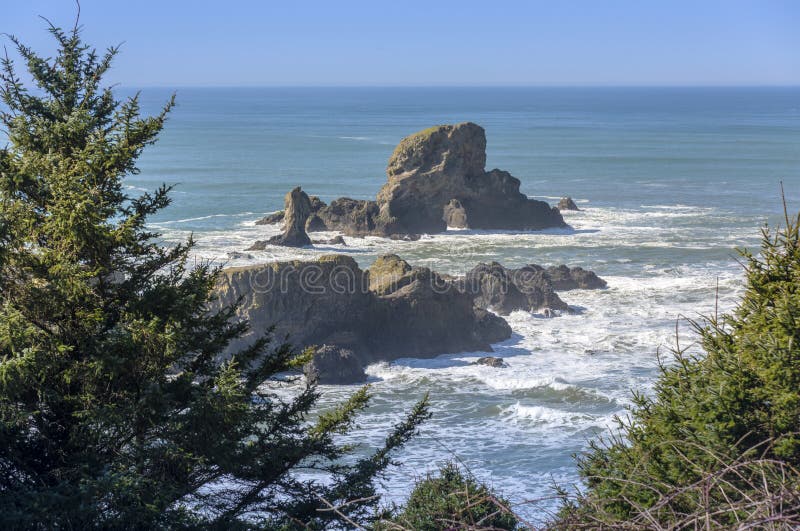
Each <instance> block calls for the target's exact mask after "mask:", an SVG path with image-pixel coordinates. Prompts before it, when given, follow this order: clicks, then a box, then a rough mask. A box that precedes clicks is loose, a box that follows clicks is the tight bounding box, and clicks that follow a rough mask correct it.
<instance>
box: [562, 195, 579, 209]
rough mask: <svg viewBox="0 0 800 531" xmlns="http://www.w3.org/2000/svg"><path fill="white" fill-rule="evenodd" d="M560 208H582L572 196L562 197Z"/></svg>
mask: <svg viewBox="0 0 800 531" xmlns="http://www.w3.org/2000/svg"><path fill="white" fill-rule="evenodd" d="M557 208H558V210H559V211H561V210H580V208H578V205H576V204H575V201H573V200H572V198H571V197H562V198H561V201H559V202H558V207H557Z"/></svg>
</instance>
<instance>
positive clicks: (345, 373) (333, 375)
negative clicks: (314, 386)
mask: <svg viewBox="0 0 800 531" xmlns="http://www.w3.org/2000/svg"><path fill="white" fill-rule="evenodd" d="M303 373H304V374H305V375H306V378H307V379H308V380H309V381H313V382H317V383H320V384H323V385H346V384H355V383H361V382H365V381H366V380H367V374H366V373H365V372H364V367H363V366H362V363H361V361H360V360H359V359H358V358H357V357H356V355H355V354H354V353H353V351H352V350H349V349H346V348H340V347H336V346H333V345H323V346H321V347H320V348H318V349H317V350H316V352H314V356H313V358H312V359H311V361H309V362H308V363H306V364H305V365H304V366H303Z"/></svg>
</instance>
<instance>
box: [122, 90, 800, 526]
mask: <svg viewBox="0 0 800 531" xmlns="http://www.w3.org/2000/svg"><path fill="white" fill-rule="evenodd" d="M121 92H123V93H126V92H127V91H121ZM176 92H177V101H178V106H177V107H176V108H175V110H174V111H173V113H172V115H171V117H170V119H169V121H168V123H167V127H166V130H165V131H164V133H163V135H162V137H161V139H160V141H159V142H158V144H156V145H155V146H154V147H152V148H150V149H148V150H147V151H146V152H145V154H144V156H143V157H142V160H141V164H140V168H141V173H140V174H139V175H136V176H131V177H130V178H128V179H127V181H126V183H127V186H128V188H129V191H130V193H131V194H132V195H133V194H136V193H138V192H139V191H143V190H148V189H152V188H154V187H155V186H156V185H158V184H160V183H162V182H166V183H170V184H173V183H174V184H177V185H178V186H177V188H176V190H175V193H174V204H173V205H172V206H171V207H170V208H169V209H167V210H166V211H164V212H163V213H161V214H159V215H158V217H157V218H154V220H153V226H154V227H155V228H157V229H159V230H160V231H161V232H162V233H163V237H164V239H165V240H166V241H168V242H174V241H178V240H181V239H185V238H186V237H187V236H188V234H190V233H194V235H195V237H196V238H197V239H198V241H199V244H198V247H197V249H196V253H197V254H198V256H200V257H204V258H211V259H214V260H217V261H219V262H220V263H229V264H231V265H244V264H246V263H257V262H264V261H269V260H275V259H285V258H297V257H306V258H311V257H314V256H318V255H320V254H325V253H330V252H345V253H348V254H351V255H353V256H354V257H355V258H356V259H357V260H358V261H359V263H361V264H362V265H363V266H365V267H366V266H369V265H370V264H371V263H372V261H373V260H374V259H375V257H376V256H378V255H380V254H383V253H386V252H395V253H397V254H399V255H400V256H402V257H403V258H405V259H407V260H408V261H409V262H411V263H413V264H420V265H426V266H430V267H432V268H434V269H436V270H438V271H441V272H446V273H456V274H457V273H463V272H464V271H466V270H467V269H469V268H470V267H472V266H473V265H474V264H476V263H477V262H480V261H487V260H497V261H500V262H502V263H504V264H506V265H508V266H519V265H522V264H524V263H531V262H533V263H539V264H545V265H550V264H560V263H567V264H570V265H580V266H583V267H587V268H590V269H593V270H595V271H596V272H597V273H598V274H600V275H601V276H603V277H604V278H606V279H607V280H608V282H609V288H608V289H607V290H603V291H584V292H581V291H576V292H566V293H563V294H562V298H563V299H564V300H565V301H566V302H568V303H569V304H571V305H574V306H575V307H577V308H579V309H580V310H581V311H580V312H579V313H578V314H576V315H569V316H562V317H558V318H555V319H544V318H542V316H538V315H530V314H526V313H522V312H518V313H515V314H513V315H512V316H511V317H510V318H509V322H510V323H511V325H512V328H513V329H514V336H513V337H512V338H511V339H510V340H508V341H506V342H504V343H502V344H499V345H496V346H495V350H496V352H497V354H496V355H499V356H502V357H504V358H506V360H507V362H508V364H509V365H510V367H509V368H507V369H495V368H489V367H475V366H470V365H469V362H470V361H472V360H473V359H474V358H476V357H477V356H479V355H481V354H480V353H462V354H456V355H443V356H440V357H438V358H435V359H432V360H431V359H428V360H420V359H413V358H409V359H403V360H399V361H397V362H396V363H393V364H381V365H375V366H372V367H370V368H369V369H368V373H369V374H370V376H371V380H372V382H373V391H374V393H375V398H374V401H373V407H372V408H370V410H369V411H368V412H367V413H366V414H365V415H364V417H363V419H362V422H361V429H360V431H359V433H358V434H357V435H356V437H357V440H358V441H359V442H364V443H366V444H376V445H377V444H378V443H379V442H380V440H381V438H382V436H383V435H384V434H385V432H386V430H387V429H388V426H389V425H391V424H392V423H393V422H396V421H397V420H398V419H399V418H400V416H401V415H402V414H403V412H404V411H407V410H408V409H409V407H410V405H411V404H412V403H413V401H414V400H416V399H417V398H419V397H420V395H421V394H422V393H423V392H424V391H429V392H430V393H431V399H432V401H433V409H434V416H433V418H432V419H431V421H429V422H428V424H427V425H426V426H425V427H424V428H423V430H422V434H421V436H420V437H419V438H418V439H416V440H415V441H413V442H412V443H411V444H409V446H408V447H407V448H406V449H405V450H404V451H403V452H402V454H401V455H399V456H398V458H399V460H400V461H402V462H403V463H404V466H403V467H401V468H400V469H397V470H395V471H393V472H392V473H391V474H390V476H389V477H388V478H387V481H386V483H385V485H384V487H383V488H384V490H385V492H386V493H387V494H388V495H389V496H390V497H394V499H399V498H401V497H402V496H403V494H404V493H406V492H407V490H408V488H409V485H410V484H411V482H412V481H413V479H414V477H416V476H418V475H420V474H423V473H424V472H426V471H428V470H430V469H431V468H432V467H434V466H435V464H436V463H438V462H441V461H443V460H445V459H449V458H453V457H457V458H458V459H460V460H462V461H463V462H464V463H466V464H467V465H468V466H469V467H470V468H471V470H472V471H473V472H474V473H475V474H476V475H478V476H479V477H480V478H481V479H483V480H485V481H487V482H489V483H491V484H492V485H494V486H495V487H497V488H498V489H501V490H502V491H503V492H504V493H505V494H506V495H507V496H508V497H509V498H510V499H511V501H512V503H514V504H519V505H518V506H517V509H518V510H519V511H520V512H521V514H524V515H526V516H528V517H531V518H541V517H542V515H543V514H545V512H546V511H547V510H548V509H552V507H553V506H554V504H553V502H552V501H547V500H545V501H539V502H538V503H534V502H532V501H531V500H537V499H540V498H542V497H546V496H548V495H550V494H552V492H551V491H550V489H549V485H550V484H551V483H552V480H553V479H555V480H556V481H558V482H561V483H563V484H571V483H574V482H575V481H576V480H577V476H576V474H575V468H574V464H573V460H572V457H571V454H573V453H574V452H578V451H580V450H581V449H582V448H584V447H585V445H586V441H587V440H588V439H589V438H591V437H594V436H595V435H596V434H598V433H602V432H603V430H605V429H607V428H608V427H609V426H611V425H612V418H613V416H614V415H615V414H619V413H623V412H624V407H625V406H626V405H627V404H629V403H630V390H631V389H637V390H642V391H644V392H648V391H649V390H650V389H651V386H652V383H653V379H654V376H655V374H656V363H657V352H658V351H659V349H661V351H662V353H663V352H664V348H665V346H667V345H670V344H672V338H673V336H674V332H675V325H676V320H677V319H678V318H679V316H681V315H686V316H689V317H697V316H698V315H699V314H709V313H711V312H713V311H714V306H715V299H716V293H717V286H718V287H719V288H718V289H719V291H718V296H719V306H720V308H721V309H723V310H724V309H728V308H730V307H732V305H733V304H734V303H735V301H736V298H737V296H738V294H739V293H740V290H741V271H740V268H739V266H738V265H737V263H736V261H735V256H736V255H735V252H734V249H735V248H736V247H742V246H753V245H756V244H757V242H758V236H759V228H760V226H761V225H763V223H765V222H766V221H770V222H771V223H777V222H778V221H779V220H780V218H781V202H780V188H779V183H780V181H783V183H784V187H785V190H786V198H787V201H788V203H789V207H790V209H791V210H793V211H797V210H800V89H798V88H435V89H433V88H403V89H392V88H280V89H277V88H275V89H266V88H265V89H256V88H253V89H244V88H242V89H194V88H185V89H178V90H177V91H176ZM169 94H170V91H167V90H164V89H155V88H151V89H144V90H143V91H142V103H143V108H144V110H145V111H147V112H153V111H155V110H156V109H157V107H158V105H159V104H160V103H162V102H163V101H165V99H166V98H167V97H168V95H169ZM461 121H473V122H476V123H478V124H480V125H482V126H483V127H484V128H485V129H486V135H487V141H488V147H487V152H488V153H487V154H488V164H487V165H488V167H489V168H494V167H497V168H501V169H504V170H508V171H510V172H511V173H512V174H513V175H514V176H516V177H517V178H519V179H520V180H521V181H522V191H523V192H524V193H526V194H528V195H529V196H531V197H535V198H539V199H545V200H547V201H550V202H556V201H557V199H558V197H559V196H561V195H571V196H572V197H573V198H575V199H576V201H577V202H578V205H579V206H580V207H581V208H582V209H583V210H582V211H581V212H575V213H567V214H566V215H565V217H566V220H567V222H568V223H570V225H571V226H572V227H573V229H574V230H568V231H564V230H559V231H544V232H539V233H536V232H531V233H503V232H478V231H451V232H447V233H445V234H441V235H435V236H426V237H423V238H422V239H421V240H419V241H417V242H396V241H386V240H381V239H378V238H364V239H354V238H346V239H347V243H348V247H336V246H323V247H321V248H317V249H303V250H299V251H298V250H290V249H277V250H276V249H272V250H268V251H265V252H261V253H252V255H253V256H252V258H250V259H246V258H245V259H236V260H231V259H229V257H228V253H229V252H231V251H241V250H243V249H244V248H246V247H247V246H249V245H250V244H251V243H252V241H254V240H255V239H263V238H264V236H267V235H270V234H273V233H275V232H276V231H277V229H276V228H274V227H257V226H255V225H254V224H253V222H254V221H255V220H256V219H258V218H259V217H261V216H262V215H263V214H265V213H267V212H271V211H274V210H277V209H280V208H281V206H282V200H283V199H282V198H283V195H284V194H285V193H286V192H287V191H288V190H289V189H290V188H291V187H294V186H297V185H301V186H302V187H303V189H304V190H306V191H307V192H308V193H309V194H312V195H319V196H320V197H321V198H322V199H323V200H326V201H328V200H330V199H333V198H336V197H339V196H343V195H346V196H350V197H355V198H371V197H374V195H375V193H376V192H377V190H378V189H379V188H380V186H381V185H382V184H383V182H384V181H385V174H384V170H385V165H386V161H387V159H388V157H389V155H390V154H391V152H392V150H393V148H394V146H395V145H396V144H397V142H399V140H400V139H401V138H403V137H404V136H405V135H407V134H410V133H412V132H414V131H417V130H420V129H423V128H426V127H429V126H431V125H436V124H442V123H454V122H461ZM679 329H680V333H681V335H682V336H684V338H685V339H684V340H685V341H690V340H691V336H690V334H689V331H688V327H686V326H685V325H683V324H681V325H680V326H679ZM351 391H352V388H348V387H343V388H336V387H329V388H325V389H324V398H323V402H324V404H330V403H332V402H334V401H336V400H341V399H342V398H343V397H345V396H346V395H347V393H349V392H351Z"/></svg>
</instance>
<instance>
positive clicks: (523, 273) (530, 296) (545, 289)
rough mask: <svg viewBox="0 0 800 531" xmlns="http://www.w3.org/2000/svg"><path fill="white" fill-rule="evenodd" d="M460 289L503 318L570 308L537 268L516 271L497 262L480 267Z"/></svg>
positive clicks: (480, 305) (464, 281)
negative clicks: (544, 310)
mask: <svg viewBox="0 0 800 531" xmlns="http://www.w3.org/2000/svg"><path fill="white" fill-rule="evenodd" d="M459 287H460V288H461V289H463V290H464V291H465V292H466V293H470V294H472V295H473V296H474V298H475V305H476V306H478V307H479V308H485V309H490V310H493V311H496V312H497V313H499V314H500V315H508V314H509V313H511V312H513V311H516V310H524V311H528V312H535V311H538V310H540V309H543V308H552V309H558V310H564V311H567V310H568V309H569V306H568V305H567V304H566V303H565V302H564V301H562V300H561V299H560V298H559V296H558V295H557V294H556V292H555V290H554V289H553V285H552V284H551V283H550V280H549V279H548V278H547V275H546V274H545V273H544V272H543V271H541V270H539V269H535V268H522V269H519V270H514V269H506V268H505V267H503V266H502V265H501V264H499V263H497V262H491V263H488V264H478V265H477V266H475V267H474V268H473V269H471V270H470V271H469V272H468V273H467V275H466V276H465V277H464V279H463V281H461V282H460V283H459Z"/></svg>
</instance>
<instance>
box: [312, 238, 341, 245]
mask: <svg viewBox="0 0 800 531" xmlns="http://www.w3.org/2000/svg"><path fill="white" fill-rule="evenodd" d="M313 241H314V243H315V244H320V245H344V246H345V247H346V246H347V242H345V241H344V238H342V237H341V236H335V237H333V238H331V239H329V240H313Z"/></svg>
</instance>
